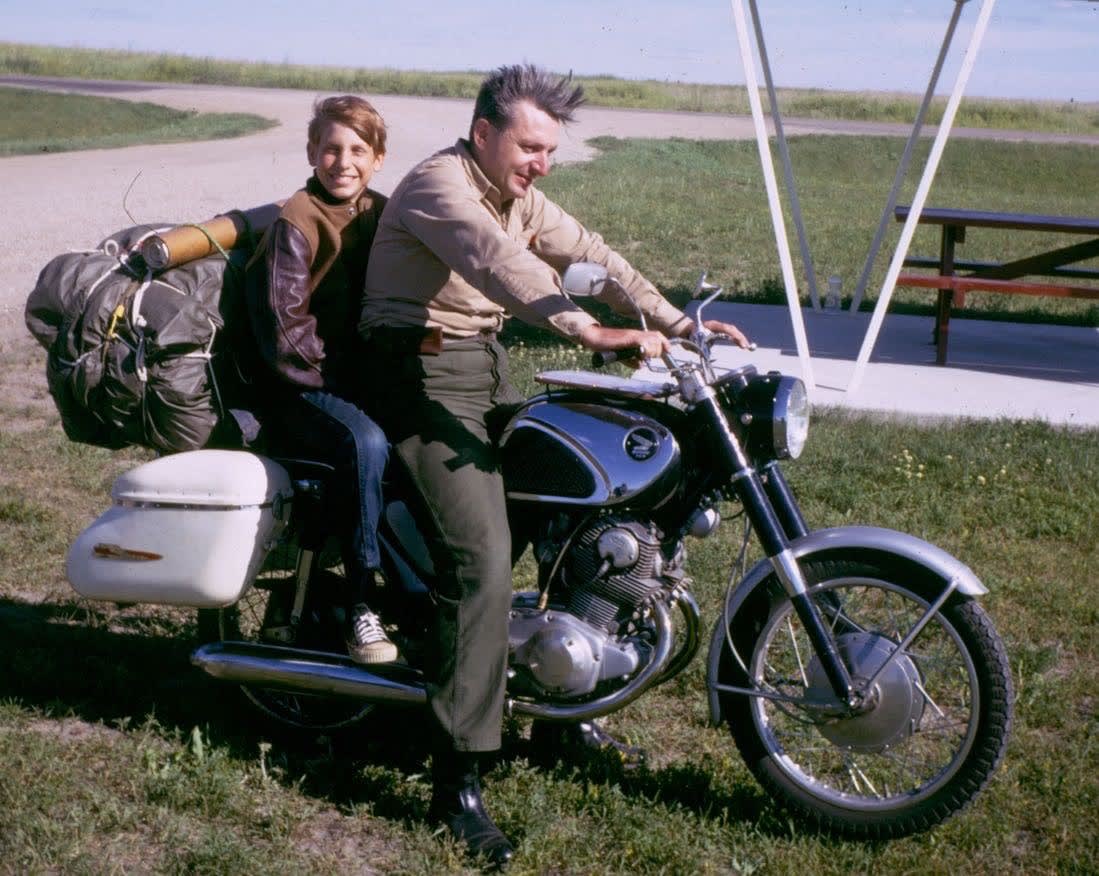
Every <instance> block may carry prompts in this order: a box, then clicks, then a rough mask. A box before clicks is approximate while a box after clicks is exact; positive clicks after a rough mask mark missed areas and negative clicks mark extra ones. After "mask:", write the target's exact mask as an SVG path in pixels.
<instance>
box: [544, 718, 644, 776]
mask: <svg viewBox="0 0 1099 876" xmlns="http://www.w3.org/2000/svg"><path fill="white" fill-rule="evenodd" d="M530 742H531V746H532V748H533V749H534V751H535V754H536V759H545V757H550V756H552V757H554V758H557V757H560V756H561V755H563V754H566V753H568V752H570V751H571V753H572V754H573V756H576V755H581V756H582V755H583V754H610V755H613V756H615V757H617V758H618V759H619V760H621V762H622V766H623V767H624V768H626V769H636V768H637V767H640V766H641V765H643V764H644V763H645V750H644V749H643V748H641V747H639V746H637V745H629V744H628V743H625V742H623V741H622V740H620V739H617V738H616V737H614V736H612V735H611V734H610V733H608V732H607V731H606V730H604V729H603V728H602V727H601V726H600V725H599V724H598V723H596V722H595V721H575V722H572V723H567V724H560V723H554V722H551V721H535V722H534V723H533V724H532V725H531V728H530Z"/></svg>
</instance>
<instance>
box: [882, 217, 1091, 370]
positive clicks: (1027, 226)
mask: <svg viewBox="0 0 1099 876" xmlns="http://www.w3.org/2000/svg"><path fill="white" fill-rule="evenodd" d="M908 212H909V208H908V207H907V206H899V207H897V208H896V210H895V211H894V215H895V217H896V219H897V221H898V222H903V221H904V220H905V219H907V218H908ZM920 224H921V225H940V226H942V240H941V243H940V247H939V257H938V258H937V259H936V258H928V257H926V256H910V257H908V258H906V259H905V260H904V266H905V267H906V268H925V269H931V270H934V271H936V273H935V274H914V273H902V274H900V276H898V277H897V285H898V286H914V287H921V288H925V289H937V290H938V292H939V295H938V302H937V305H936V308H935V333H934V340H935V361H936V362H937V363H938V364H939V365H943V364H945V363H946V349H947V342H948V340H949V337H950V335H949V332H950V312H951V309H952V308H953V307H963V306H964V304H965V293H966V292H976V291H980V292H1004V293H1007V294H1011V295H1046V296H1054V297H1060V298H1087V299H1094V300H1099V285H1086V284H1080V283H1064V282H1060V281H1061V280H1065V279H1069V280H1084V281H1095V282H1096V283H1099V269H1096V268H1091V267H1086V266H1080V265H1079V264H1078V263H1079V262H1082V261H1084V260H1085V259H1089V258H1094V257H1095V256H1099V218H1091V219H1089V218H1079V217H1073V216H1042V215H1031V214H1026V213H994V212H987V211H983V210H953V209H939V208H932V207H929V208H927V209H925V210H924V211H923V212H922V213H921V214H920ZM969 227H976V228H996V229H1008V230H1016V231H1044V232H1058V233H1064V234H1080V235H1087V236H1089V237H1091V238H1092V239H1091V240H1085V241H1084V242H1082V243H1077V244H1073V245H1071V246H1063V247H1059V248H1057V249H1052V250H1047V251H1044V252H1039V253H1037V254H1035V255H1031V256H1027V257H1026V258H1021V259H1015V260H1013V261H1009V262H977V261H964V260H960V259H956V258H955V247H956V246H957V245H958V244H960V243H964V242H965V230H966V228H969ZM958 271H964V272H965V273H958ZM1034 277H1040V278H1042V279H1032V278H1034ZM1024 278H1028V279H1024ZM1047 278H1048V279H1047Z"/></svg>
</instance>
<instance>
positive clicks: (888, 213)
mask: <svg viewBox="0 0 1099 876" xmlns="http://www.w3.org/2000/svg"><path fill="white" fill-rule="evenodd" d="M968 2H969V0H954V14H953V15H951V16H950V24H949V25H947V28H946V36H945V37H943V44H942V48H940V49H939V57H938V58H937V59H936V61H935V67H934V69H933V70H932V71H931V78H930V79H929V80H928V81H927V91H926V92H924V96H923V103H922V104H921V105H920V111H919V112H918V113H916V121H915V123H914V124H913V125H912V135H911V136H910V137H909V138H908V142H907V143H906V144H905V147H904V155H902V156H901V163H900V165H899V166H898V167H897V175H896V177H894V179H893V188H892V189H891V190H890V192H889V198H888V199H887V200H886V202H885V209H884V210H883V211H882V214H881V220H880V221H879V222H878V230H877V232H876V233H875V234H874V242H873V243H871V244H870V252H869V253H868V254H867V256H866V264H865V265H864V266H863V269H862V274H861V275H860V276H859V282H858V286H856V287H855V297H854V298H853V299H852V300H851V307H850V311H851V313H855V312H857V311H858V309H859V305H860V304H862V296H863V294H864V293H865V292H866V285H867V284H868V283H869V282H870V272H871V271H872V270H873V269H874V262H875V261H877V258H878V251H879V250H880V249H881V244H882V240H884V239H885V231H886V228H888V227H889V220H890V219H891V218H892V215H893V208H894V207H896V206H897V198H898V197H899V195H900V191H901V185H902V183H903V182H904V178H905V175H906V174H907V173H908V165H909V164H910V163H911V161H912V151H913V149H915V147H916V142H917V141H918V140H919V139H920V131H922V130H923V123H924V122H925V121H926V120H927V111H928V109H930V107H931V99H932V98H933V97H934V96H935V87H936V86H937V85H938V83H939V76H940V75H941V74H942V71H943V63H944V62H945V61H946V54H947V52H948V51H949V49H950V44H951V42H953V40H954V31H955V30H956V29H957V27H958V19H959V18H961V14H962V6H963V5H964V4H966V3H968Z"/></svg>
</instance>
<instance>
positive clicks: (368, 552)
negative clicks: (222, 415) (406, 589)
mask: <svg viewBox="0 0 1099 876" xmlns="http://www.w3.org/2000/svg"><path fill="white" fill-rule="evenodd" d="M264 419H265V420H266V421H267V422H268V423H269V424H270V425H272V426H274V428H275V430H276V432H277V436H276V441H277V445H278V449H279V452H280V453H288V454H294V455H301V456H304V457H306V458H308V459H312V460H315V461H317V462H323V463H326V464H328V465H330V466H332V467H333V468H334V469H335V470H336V472H335V476H334V477H333V478H332V479H331V483H330V484H329V492H328V499H327V503H326V506H327V507H328V508H329V509H330V512H331V515H332V517H331V518H330V519H331V525H332V528H333V531H334V532H336V533H337V534H339V536H340V541H341V544H342V545H343V553H344V563H345V564H346V566H347V576H348V580H349V581H350V582H351V584H352V587H353V588H355V589H356V590H357V591H358V593H357V596H356V598H359V599H362V598H365V596H366V593H365V591H364V588H365V587H367V586H368V585H369V582H370V581H371V580H372V579H373V576H372V574H371V570H373V569H377V568H378V567H379V566H380V564H381V557H380V555H379V553H378V520H379V519H380V518H381V514H382V507H383V505H382V475H383V473H384V472H385V465H386V461H387V460H388V458H389V445H388V442H387V441H386V437H385V433H384V432H382V430H381V428H380V427H379V426H378V424H377V423H375V422H374V421H373V420H372V419H370V417H368V416H367V415H366V414H365V413H363V411H362V410H361V409H360V408H359V407H357V406H356V405H354V404H352V403H351V402H349V401H346V400H345V399H342V398H340V397H339V396H338V395H333V394H332V393H330V392H324V391H323V390H310V391H308V392H303V393H301V394H299V395H297V396H288V397H286V398H284V399H280V401H279V403H278V404H276V405H273V406H272V409H271V410H270V412H269V413H268V415H267V416H266V417H265V418H264Z"/></svg>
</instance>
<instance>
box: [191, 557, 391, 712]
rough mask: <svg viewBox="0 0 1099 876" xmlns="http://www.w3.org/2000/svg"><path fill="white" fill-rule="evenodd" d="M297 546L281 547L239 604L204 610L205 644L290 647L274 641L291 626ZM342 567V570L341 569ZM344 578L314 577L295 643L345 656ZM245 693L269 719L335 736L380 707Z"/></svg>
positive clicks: (264, 691) (323, 573) (325, 573)
mask: <svg viewBox="0 0 1099 876" xmlns="http://www.w3.org/2000/svg"><path fill="white" fill-rule="evenodd" d="M295 553H296V545H294V544H290V545H284V546H282V547H281V548H277V549H276V550H275V551H274V552H272V555H271V556H270V557H268V561H267V564H266V566H265V568H267V569H271V570H272V571H270V572H264V573H261V575H260V576H259V577H258V578H257V579H256V581H255V582H254V584H253V586H252V587H251V588H249V590H248V592H247V593H245V594H244V596H242V597H241V598H240V599H239V600H238V601H237V602H235V603H234V604H233V605H230V606H227V607H225V608H218V609H200V610H199V613H198V628H199V637H200V638H201V639H202V641H204V642H217V641H222V642H227V641H233V642H263V643H265V644H275V645H281V644H287V643H285V642H283V641H280V640H278V639H276V638H273V637H272V634H271V632H272V628H273V627H274V626H276V625H283V626H284V625H285V624H286V620H287V618H289V616H290V613H291V608H292V606H293V601H294V589H295V579H294V575H293V573H292V571H289V570H292V569H293V560H292V557H293V555H294V554H295ZM340 568H342V567H340ZM343 587H344V579H343V576H342V575H339V574H337V573H336V572H335V571H333V570H319V571H316V572H314V573H313V577H312V580H311V582H310V586H309V598H307V600H306V604H305V610H304V612H303V614H302V617H301V621H300V623H299V625H298V628H297V630H296V638H295V641H294V644H295V645H297V646H298V647H302V648H308V649H310V650H316V651H335V652H337V653H344V649H345V646H344V643H343V638H342V630H343V617H342V609H340V608H339V607H338V606H339V605H340V604H341V603H342V600H341V599H336V598H333V597H334V596H335V594H337V593H339V592H341V591H342V588H343ZM240 690H241V691H242V693H243V694H244V696H245V697H246V698H247V699H248V700H249V702H251V704H252V705H253V706H255V707H256V708H257V709H259V710H260V712H262V713H263V714H264V715H265V716H266V717H268V718H271V719H274V720H275V721H277V722H279V723H280V724H283V725H285V726H287V727H289V728H292V729H294V730H303V731H311V732H318V733H320V732H330V731H335V730H342V729H344V728H347V727H350V726H351V725H353V724H357V723H359V722H361V721H363V720H364V719H365V718H366V717H367V716H368V715H369V714H370V713H371V712H372V711H373V710H374V708H375V706H374V705H373V704H371V703H364V702H361V701H359V700H353V699H346V698H341V697H328V696H318V695H316V694H308V693H294V692H289V691H284V690H274V689H270V688H261V687H254V686H252V685H241V686H240Z"/></svg>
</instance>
